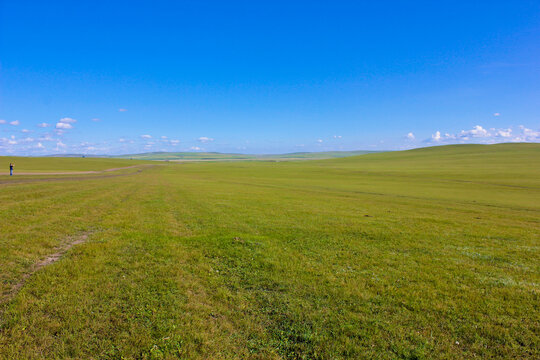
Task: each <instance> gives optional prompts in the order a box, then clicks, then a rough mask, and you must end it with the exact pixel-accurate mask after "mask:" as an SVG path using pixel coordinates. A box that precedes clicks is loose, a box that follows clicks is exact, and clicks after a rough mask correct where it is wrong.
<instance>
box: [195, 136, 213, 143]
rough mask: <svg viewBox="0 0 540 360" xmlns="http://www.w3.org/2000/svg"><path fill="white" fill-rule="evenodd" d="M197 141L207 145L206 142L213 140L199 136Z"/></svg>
mask: <svg viewBox="0 0 540 360" xmlns="http://www.w3.org/2000/svg"><path fill="white" fill-rule="evenodd" d="M197 141H199V142H202V143H207V142H212V141H214V139H212V138H209V137H206V136H201V137H200V138H198V139H197Z"/></svg>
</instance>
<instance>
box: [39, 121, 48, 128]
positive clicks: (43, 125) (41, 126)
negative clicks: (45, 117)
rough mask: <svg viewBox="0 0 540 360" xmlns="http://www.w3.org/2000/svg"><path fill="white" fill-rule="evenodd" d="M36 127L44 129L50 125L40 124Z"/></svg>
mask: <svg viewBox="0 0 540 360" xmlns="http://www.w3.org/2000/svg"><path fill="white" fill-rule="evenodd" d="M37 126H38V127H40V128H46V127H49V126H51V124H47V123H44V122H42V123H40V124H37Z"/></svg>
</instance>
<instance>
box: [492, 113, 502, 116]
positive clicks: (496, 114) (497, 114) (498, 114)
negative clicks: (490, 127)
mask: <svg viewBox="0 0 540 360" xmlns="http://www.w3.org/2000/svg"><path fill="white" fill-rule="evenodd" d="M493 116H501V114H500V113H495V114H493Z"/></svg>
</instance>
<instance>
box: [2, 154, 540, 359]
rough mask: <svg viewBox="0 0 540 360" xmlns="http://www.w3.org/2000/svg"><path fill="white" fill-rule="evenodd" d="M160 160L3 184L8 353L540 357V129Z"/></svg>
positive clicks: (116, 356)
mask: <svg viewBox="0 0 540 360" xmlns="http://www.w3.org/2000/svg"><path fill="white" fill-rule="evenodd" d="M87 160H90V159H74V160H73V161H82V162H84V161H87ZM32 161H36V163H35V166H36V170H38V169H39V170H42V168H41V167H39V168H38V166H40V163H39V161H40V159H33V160H32ZM42 161H44V162H48V164H47V166H50V168H55V169H60V168H62V169H64V168H65V169H68V167H67V166H66V165H65V164H56V163H55V161H67V160H63V159H51V158H48V159H46V160H42ZM96 161H104V160H101V159H99V160H96ZM86 164H88V163H85V165H76V163H74V164H73V165H70V166H69V169H76V168H79V166H80V168H81V169H82V168H85V169H86ZM100 164H101V163H100ZM161 164H162V165H161V166H154V167H145V168H143V170H142V171H141V172H133V173H127V174H126V176H116V177H112V176H111V177H104V176H102V177H100V178H92V177H85V176H81V177H78V178H77V179H73V178H70V179H63V178H61V177H59V178H57V179H54V178H53V179H52V181H47V182H41V181H40V179H36V180H35V181H34V180H32V179H30V180H29V181H30V182H28V183H12V184H10V183H3V184H0V217H1V218H2V220H3V221H2V222H1V225H0V231H1V234H2V236H1V237H0V249H1V251H0V279H1V283H0V284H1V285H0V286H1V287H0V358H2V359H22V358H24V359H26V358H29V359H66V358H74V359H173V358H180V359H422V358H425V359H471V358H507V359H533V358H539V357H540V309H539V307H540V144H501V145H489V146H481V145H461V146H445V147H434V148H424V149H418V150H411V151H404V152H391V153H379V154H370V155H362V156H356V157H350V158H341V159H330V160H316V161H290V162H256V161H245V162H201V163H198V162H189V163H171V162H169V163H165V164H163V163H161ZM99 166H109V165H99ZM115 166H116V165H115ZM111 175H112V174H111ZM28 178H31V177H28ZM82 235H85V236H88V239H87V241H86V242H84V243H81V244H78V245H75V246H73V247H72V248H71V249H69V251H67V252H66V253H65V254H64V255H63V256H62V257H61V258H60V260H59V261H57V262H55V263H53V264H51V265H49V266H46V267H43V268H41V269H40V270H38V271H36V272H35V273H32V269H33V266H34V264H36V263H38V262H40V261H41V260H43V259H44V258H47V256H49V255H50V254H52V253H55V252H56V251H57V249H58V248H59V247H61V246H62V244H65V243H66V242H69V241H72V239H74V238H77V237H80V236H82ZM21 279H26V281H25V282H24V284H22V286H20V285H21ZM14 289H16V291H14Z"/></svg>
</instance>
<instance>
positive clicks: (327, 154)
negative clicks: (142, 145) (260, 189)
mask: <svg viewBox="0 0 540 360" xmlns="http://www.w3.org/2000/svg"><path fill="white" fill-rule="evenodd" d="M375 152H376V151H364V150H358V151H321V152H296V153H288V154H272V155H249V154H225V153H217V152H151V153H142V154H131V155H120V156H117V158H122V159H139V160H171V161H239V160H259V161H260V160H268V161H278V160H316V159H331V158H341V157H348V156H355V155H364V154H369V153H375Z"/></svg>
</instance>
